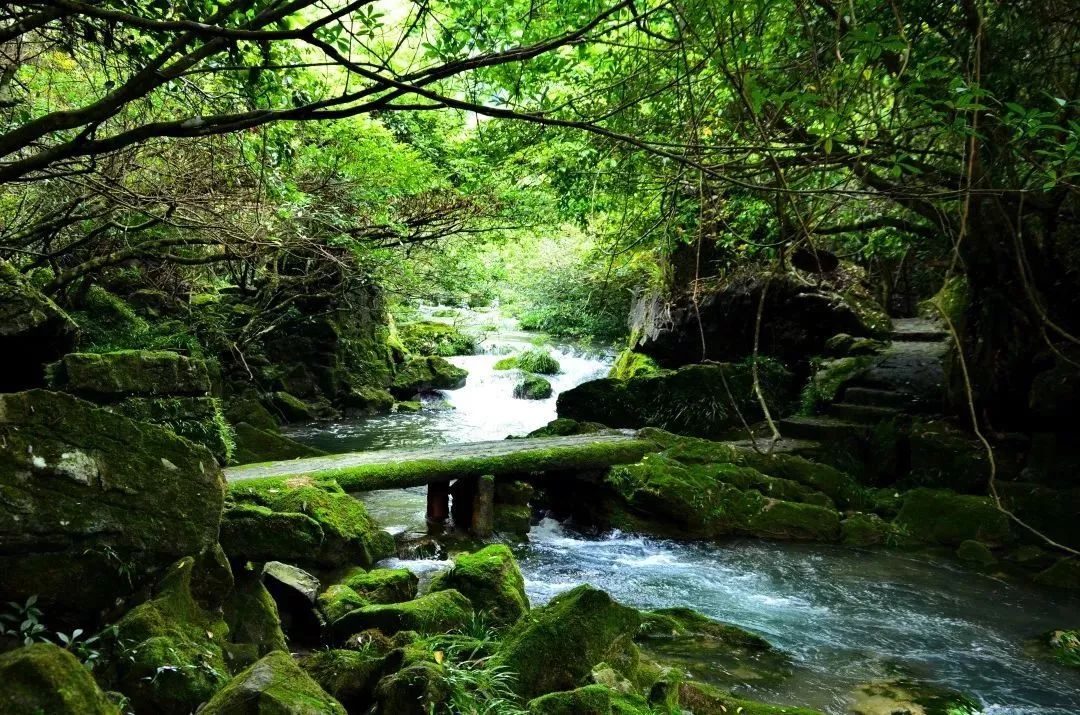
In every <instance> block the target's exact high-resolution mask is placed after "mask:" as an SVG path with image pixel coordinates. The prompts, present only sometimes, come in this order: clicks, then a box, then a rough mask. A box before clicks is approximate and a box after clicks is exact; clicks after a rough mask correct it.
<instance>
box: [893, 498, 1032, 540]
mask: <svg viewBox="0 0 1080 715" xmlns="http://www.w3.org/2000/svg"><path fill="white" fill-rule="evenodd" d="M894 523H895V524H896V525H897V526H898V527H900V528H901V529H904V530H905V538H907V539H910V540H912V541H915V542H922V543H928V544H939V545H942V546H959V545H960V544H961V543H962V542H964V541H967V540H968V539H974V540H977V541H982V542H984V543H985V544H988V545H991V546H1000V545H1002V544H1007V543H1010V542H1012V541H1015V539H1016V537H1015V535H1014V534H1013V532H1012V529H1011V526H1010V524H1009V517H1008V516H1006V515H1005V514H1004V513H1003V512H1002V511H1001V510H999V509H998V508H996V507H995V506H994V504H993V502H992V501H991V500H990V499H989V498H988V497H979V496H972V495H969V494H955V493H953V492H949V491H944V490H937V489H913V490H912V491H910V492H908V493H907V495H906V496H905V497H904V505H903V506H902V507H901V508H900V513H899V514H898V515H897V517H896V520H895V522H894Z"/></svg>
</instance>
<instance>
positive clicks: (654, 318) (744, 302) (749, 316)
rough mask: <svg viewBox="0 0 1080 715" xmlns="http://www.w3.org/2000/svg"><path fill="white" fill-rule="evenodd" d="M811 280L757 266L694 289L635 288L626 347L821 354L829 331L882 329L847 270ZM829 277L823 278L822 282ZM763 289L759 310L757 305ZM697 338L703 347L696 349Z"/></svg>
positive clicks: (790, 357)
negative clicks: (672, 293) (674, 292)
mask: <svg viewBox="0 0 1080 715" xmlns="http://www.w3.org/2000/svg"><path fill="white" fill-rule="evenodd" d="M845 271H846V269H844V270H842V271H838V272H837V278H838V280H835V281H828V282H815V283H816V284H812V283H810V282H808V281H805V280H802V279H800V278H798V277H796V276H795V275H792V274H782V275H769V274H766V273H764V272H762V273H758V274H750V275H740V276H734V277H730V278H728V279H727V280H726V281H724V282H723V283H722V284H720V285H717V286H715V287H713V288H711V289H705V290H703V291H700V292H699V293H698V294H697V295H696V296H694V297H691V296H690V295H684V296H677V297H676V298H674V299H673V300H672V299H664V298H662V297H660V296H657V295H655V294H651V295H650V294H642V295H641V296H639V297H638V298H637V299H636V300H635V302H634V305H633V306H632V307H631V335H633V336H635V338H636V342H635V344H633V345H631V348H633V349H634V350H636V351H638V352H640V353H643V354H645V355H648V356H650V357H652V358H654V359H655V360H656V362H657V363H659V364H660V365H661V366H663V367H678V366H679V365H686V364H688V363H695V362H701V361H702V360H738V359H740V358H744V357H746V356H748V355H751V354H753V353H754V345H755V343H757V346H758V354H760V355H768V356H770V357H774V358H776V359H778V360H781V361H784V362H792V363H794V362H800V361H805V360H806V358H807V357H809V356H811V355H821V354H823V352H824V349H825V343H826V341H828V339H829V338H831V337H832V336H834V335H836V334H837V333H847V334H848V335H852V336H855V337H874V336H878V335H882V334H884V333H885V332H887V331H888V330H889V318H888V316H887V315H886V314H885V311H884V310H883V309H882V308H881V307H880V306H879V305H878V304H877V303H876V302H875V301H874V300H873V299H872V298H871V297H870V296H869V294H868V293H867V292H866V291H865V290H864V289H863V288H861V287H860V286H859V285H858V282H857V279H856V277H855V276H843V275H841V274H842V273H844V272H845ZM829 283H831V285H829ZM763 292H764V293H765V302H764V307H763V309H762V310H761V311H760V312H761V320H760V330H758V328H759V322H758V313H759V310H758V309H759V305H760V304H761V299H762V293H763ZM702 342H704V350H703V349H702Z"/></svg>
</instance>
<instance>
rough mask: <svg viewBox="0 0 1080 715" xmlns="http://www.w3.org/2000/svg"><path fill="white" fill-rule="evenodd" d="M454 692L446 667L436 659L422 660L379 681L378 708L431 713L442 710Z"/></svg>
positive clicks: (402, 714)
mask: <svg viewBox="0 0 1080 715" xmlns="http://www.w3.org/2000/svg"><path fill="white" fill-rule="evenodd" d="M450 695H451V692H450V684H449V683H448V682H447V680H446V668H445V667H444V666H443V665H442V664H439V663H435V662H433V661H419V662H416V663H412V664H410V665H407V666H406V667H404V668H402V669H401V670H399V671H397V672H396V673H393V674H391V675H388V676H386V677H385V678H383V679H382V680H380V681H379V683H378V685H377V686H376V689H375V702H376V704H377V708H376V710H377V712H380V713H394V715H430V713H433V712H440V707H441V706H442V705H443V704H444V703H446V701H447V700H449V698H450Z"/></svg>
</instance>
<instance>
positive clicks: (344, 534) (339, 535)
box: [221, 478, 394, 568]
mask: <svg viewBox="0 0 1080 715" xmlns="http://www.w3.org/2000/svg"><path fill="white" fill-rule="evenodd" d="M221 545H222V547H223V548H224V549H225V553H227V554H228V555H229V558H231V559H233V560H234V561H237V560H239V561H256V562H263V561H275V560H280V561H288V562H290V563H296V564H298V565H300V566H311V567H315V568H334V567H337V566H345V565H349V564H359V565H361V566H365V567H368V566H371V565H372V564H373V563H375V562H376V561H378V560H379V559H383V558H386V557H387V556H390V555H391V554H393V552H394V539H393V537H392V536H390V534H389V533H387V532H385V531H383V530H382V529H381V528H379V525H378V524H376V523H375V521H374V520H373V519H372V518H371V517H370V516H368V513H367V510H366V509H365V508H364V505H363V504H361V503H360V502H359V501H358V500H357V499H354V498H353V497H351V496H349V495H348V494H346V493H345V492H344V491H342V489H341V488H340V487H339V486H337V484H336V483H334V482H315V481H314V480H311V479H306V478H298V479H296V480H293V481H291V482H290V483H289V485H288V486H286V487H284V488H283V487H281V486H269V487H268V486H264V485H259V484H254V483H252V484H245V483H243V482H240V483H237V484H234V485H233V486H232V488H231V489H230V491H229V504H228V508H227V509H226V511H225V518H224V521H223V522H222V527H221Z"/></svg>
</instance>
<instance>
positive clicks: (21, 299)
mask: <svg viewBox="0 0 1080 715" xmlns="http://www.w3.org/2000/svg"><path fill="white" fill-rule="evenodd" d="M76 331H77V328H76V326H75V323H74V322H73V321H72V320H71V318H70V317H69V316H68V314H67V313H65V312H64V311H63V310H61V309H60V307H59V306H58V305H56V303H54V302H52V300H50V299H49V298H47V297H46V296H45V295H44V294H43V293H41V291H39V290H37V289H36V288H34V287H33V286H32V285H30V283H29V282H28V281H27V280H26V279H25V278H24V277H23V276H22V275H21V274H20V273H19V272H18V271H17V270H15V268H14V267H13V266H12V265H11V264H10V263H8V262H7V261H2V260H0V351H2V354H3V355H4V369H3V371H2V373H3V374H2V375H0V392H14V391H16V390H25V389H27V388H31V387H42V386H44V385H45V365H46V364H48V363H51V362H53V361H54V360H58V359H59V358H60V357H61V356H62V355H63V354H65V353H67V352H69V351H70V350H71V348H72V347H73V346H74V344H75V335H76Z"/></svg>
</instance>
